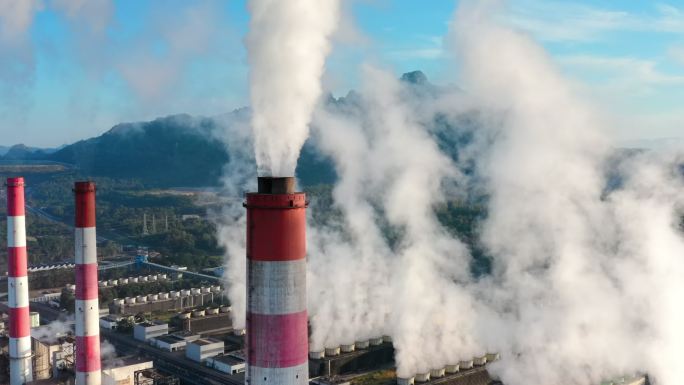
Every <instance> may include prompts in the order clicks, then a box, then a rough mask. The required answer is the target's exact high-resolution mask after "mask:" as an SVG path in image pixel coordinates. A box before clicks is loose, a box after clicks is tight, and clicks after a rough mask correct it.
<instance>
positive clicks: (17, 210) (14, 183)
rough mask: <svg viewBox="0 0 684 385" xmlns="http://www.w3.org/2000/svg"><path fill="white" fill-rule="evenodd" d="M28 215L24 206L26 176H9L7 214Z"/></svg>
mask: <svg viewBox="0 0 684 385" xmlns="http://www.w3.org/2000/svg"><path fill="white" fill-rule="evenodd" d="M23 215H26V211H25V208H24V178H21V177H19V178H7V216H10V217H19V216H23Z"/></svg>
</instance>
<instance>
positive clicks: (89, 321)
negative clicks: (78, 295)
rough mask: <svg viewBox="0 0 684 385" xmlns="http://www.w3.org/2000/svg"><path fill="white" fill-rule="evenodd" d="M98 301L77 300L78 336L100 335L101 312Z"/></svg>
mask: <svg viewBox="0 0 684 385" xmlns="http://www.w3.org/2000/svg"><path fill="white" fill-rule="evenodd" d="M97 301H98V300H97V299H86V300H80V299H77V300H76V335H77V336H95V335H99V334H100V310H99V306H98V302H97Z"/></svg>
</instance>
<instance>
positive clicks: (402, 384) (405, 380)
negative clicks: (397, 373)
mask: <svg viewBox="0 0 684 385" xmlns="http://www.w3.org/2000/svg"><path fill="white" fill-rule="evenodd" d="M415 382H416V379H415V377H397V385H413V384H414V383H415Z"/></svg>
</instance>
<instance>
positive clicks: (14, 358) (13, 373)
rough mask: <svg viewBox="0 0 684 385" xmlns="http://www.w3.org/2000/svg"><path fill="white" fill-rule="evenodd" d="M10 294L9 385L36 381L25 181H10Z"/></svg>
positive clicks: (8, 271)
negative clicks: (30, 303) (30, 311)
mask: <svg viewBox="0 0 684 385" xmlns="http://www.w3.org/2000/svg"><path fill="white" fill-rule="evenodd" d="M7 263H8V267H7V276H8V277H7V293H8V295H9V308H10V309H9V311H10V314H9V357H10V385H21V384H23V383H26V382H29V381H33V368H32V367H31V323H30V321H29V291H28V277H27V275H26V272H27V265H28V261H27V253H26V214H25V208H24V178H21V177H20V178H7Z"/></svg>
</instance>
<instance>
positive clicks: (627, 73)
mask: <svg viewBox="0 0 684 385" xmlns="http://www.w3.org/2000/svg"><path fill="white" fill-rule="evenodd" d="M558 60H559V62H560V63H561V64H562V65H564V66H566V67H574V69H575V70H581V71H584V72H587V71H588V72H593V74H594V75H603V76H604V77H603V81H604V82H612V81H615V80H617V81H619V82H620V83H622V82H627V83H629V84H634V85H642V86H649V85H664V86H675V85H682V84H684V75H679V74H671V73H667V72H664V71H662V70H660V69H659V68H658V62H657V61H655V60H648V59H641V58H635V57H612V56H595V55H571V56H561V57H559V58H558Z"/></svg>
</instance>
